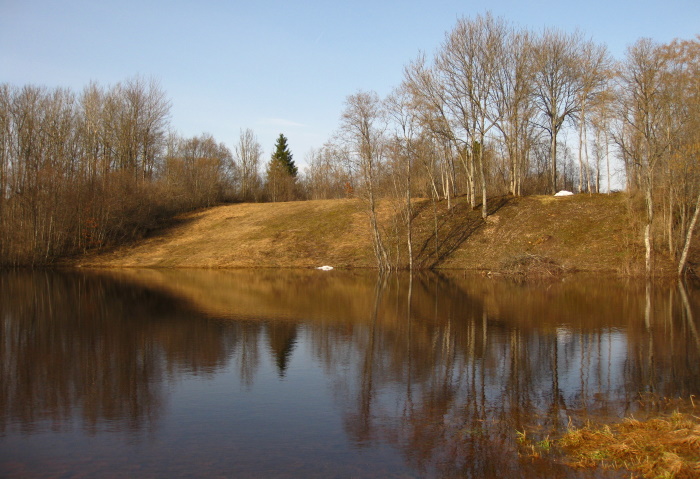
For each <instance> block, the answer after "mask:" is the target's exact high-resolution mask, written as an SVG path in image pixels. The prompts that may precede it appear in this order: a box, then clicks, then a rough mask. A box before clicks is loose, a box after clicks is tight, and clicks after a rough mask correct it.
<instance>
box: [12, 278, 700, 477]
mask: <svg viewBox="0 0 700 479" xmlns="http://www.w3.org/2000/svg"><path fill="white" fill-rule="evenodd" d="M699 305H700V291H698V290H695V289H679V288H678V287H677V285H667V286H658V285H657V286H653V287H652V286H648V285H645V284H644V283H638V282H633V281H617V280H605V279H601V278H586V277H576V278H570V279H567V280H566V281H564V282H561V283H537V284H517V283H514V282H512V281H506V280H499V279H489V278H483V277H474V276H471V277H464V276H463V275H459V274H455V275H452V276H450V275H447V276H445V275H429V274H424V275H417V276H414V277H413V278H412V279H411V278H409V276H408V275H398V276H390V277H388V278H378V277H377V275H376V273H372V272H361V273H356V272H340V271H331V272H321V271H294V270H269V271H216V270H214V271H209V270H208V271H200V270H186V271H169V270H158V271H154V270H126V271H102V272H86V273H74V272H63V273H60V272H13V273H10V272H6V273H0V321H1V322H0V324H1V328H2V329H0V334H1V336H0V477H62V478H63V477H126V476H130V477H500V478H505V477H538V476H546V477H617V476H616V475H614V474H611V473H604V472H601V471H596V472H593V473H589V472H584V471H575V470H572V469H569V468H566V467H565V466H562V465H559V464H557V463H556V462H545V461H533V460H531V459H530V458H528V457H526V456H522V457H520V456H519V455H518V450H519V449H518V448H519V446H518V442H517V431H523V430H527V431H528V434H529V435H530V437H533V438H535V439H536V438H544V437H546V436H548V435H550V436H552V437H555V436H556V435H557V434H560V433H561V432H562V431H564V430H565V429H566V427H567V425H568V424H569V423H570V422H571V423H572V424H575V425H580V424H582V423H584V422H585V421H587V420H593V421H607V420H618V419H620V418H623V417H625V416H629V415H642V414H645V413H646V412H654V411H656V410H658V408H660V407H662V406H663V405H664V404H669V403H670V401H671V400H673V399H675V398H684V399H689V398H690V397H691V395H695V396H696V397H700V357H699V356H700V336H699V335H698V330H699V329H700V322H699V321H698V319H696V318H697V317H698V315H700V312H698V306H699ZM659 398H668V399H659ZM664 401H665V402H664Z"/></svg>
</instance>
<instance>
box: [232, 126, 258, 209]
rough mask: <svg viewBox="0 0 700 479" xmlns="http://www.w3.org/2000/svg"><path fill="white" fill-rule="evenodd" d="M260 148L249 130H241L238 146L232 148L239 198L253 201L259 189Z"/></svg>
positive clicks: (253, 134)
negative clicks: (238, 185)
mask: <svg viewBox="0 0 700 479" xmlns="http://www.w3.org/2000/svg"><path fill="white" fill-rule="evenodd" d="M261 157H262V146H261V145H260V143H259V142H258V139H257V138H256V137H255V133H254V132H253V130H251V129H246V130H241V132H240V136H239V138H238V144H237V145H236V146H235V147H234V162H235V166H236V170H237V176H238V181H239V184H240V198H241V199H242V200H243V201H251V200H255V199H257V197H258V190H259V188H260V173H259V169H260V158H261Z"/></svg>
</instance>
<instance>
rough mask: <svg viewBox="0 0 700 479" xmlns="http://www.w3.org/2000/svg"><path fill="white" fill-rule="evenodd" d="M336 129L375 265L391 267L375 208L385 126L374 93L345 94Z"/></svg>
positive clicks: (383, 116) (379, 104) (377, 99)
mask: <svg viewBox="0 0 700 479" xmlns="http://www.w3.org/2000/svg"><path fill="white" fill-rule="evenodd" d="M340 129H341V134H342V135H343V138H344V140H345V141H346V144H347V147H348V151H349V152H350V154H351V158H352V161H353V162H354V163H355V165H356V169H357V171H358V173H359V180H360V181H361V184H360V187H361V188H360V191H359V192H358V193H360V197H361V198H363V200H364V201H365V202H366V205H367V208H366V210H367V214H368V216H369V221H370V226H371V229H372V239H373V245H374V254H375V258H376V260H377V267H378V268H379V269H380V270H388V269H391V268H392V263H391V261H390V259H389V254H388V252H387V249H386V247H385V244H384V239H383V235H382V232H381V231H380V226H379V215H378V211H377V200H378V195H379V191H378V188H379V178H380V170H381V168H382V164H383V162H384V143H385V139H384V133H385V130H386V120H385V112H384V110H383V108H382V103H381V102H380V100H379V97H378V96H377V94H376V93H374V92H364V91H360V92H357V93H355V94H354V95H350V96H349V97H347V99H346V100H345V110H344V111H343V114H342V117H341V126H340Z"/></svg>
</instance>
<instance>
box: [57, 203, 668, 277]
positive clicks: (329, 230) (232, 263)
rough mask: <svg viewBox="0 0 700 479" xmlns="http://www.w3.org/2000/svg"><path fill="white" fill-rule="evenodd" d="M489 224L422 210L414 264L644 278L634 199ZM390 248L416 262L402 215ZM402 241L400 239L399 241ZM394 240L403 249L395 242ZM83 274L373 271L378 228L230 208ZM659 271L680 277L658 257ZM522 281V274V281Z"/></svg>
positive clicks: (326, 214) (498, 211)
mask: <svg viewBox="0 0 700 479" xmlns="http://www.w3.org/2000/svg"><path fill="white" fill-rule="evenodd" d="M491 204H492V207H491V214H490V216H489V217H488V218H487V219H486V220H485V221H484V220H482V219H481V215H480V211H479V210H472V209H471V208H470V207H469V205H468V204H467V203H466V200H465V199H464V198H457V199H456V200H453V202H452V205H451V206H452V207H451V209H448V205H447V203H446V202H445V201H442V202H440V203H437V204H436V205H433V203H432V202H431V201H430V200H425V199H424V200H415V201H414V204H413V208H414V212H415V217H414V221H413V243H412V244H413V252H414V264H416V265H417V266H418V267H420V268H437V269H440V268H443V269H468V270H477V271H483V272H494V273H497V272H501V271H504V270H510V271H512V270H513V268H515V269H516V270H517V268H518V267H524V268H527V266H528V263H529V262H532V261H535V262H537V263H538V264H540V265H541V264H547V265H554V266H555V267H556V268H557V269H559V270H561V271H586V272H609V273H614V274H637V273H639V272H641V271H643V261H644V247H643V244H642V242H641V233H640V232H639V225H636V224H635V223H634V221H633V220H632V219H631V218H633V217H634V215H631V214H630V213H629V211H630V209H633V208H634V207H635V206H634V204H633V202H631V201H630V200H629V198H628V197H627V195H625V194H622V193H618V194H614V195H586V194H582V195H574V196H569V197H552V196H529V197H523V198H512V197H503V198H497V199H493V200H492V202H491ZM380 213H381V216H382V217H383V218H384V224H385V227H384V230H385V233H386V234H387V238H389V240H388V241H387V243H388V244H392V246H391V247H392V248H394V250H395V251H396V252H397V254H398V255H399V257H401V258H402V261H403V262H404V263H405V262H406V258H407V256H406V246H405V239H404V233H403V232H401V231H400V230H401V228H400V226H399V227H398V228H397V222H394V221H392V218H393V217H394V213H393V209H392V205H391V204H390V203H389V202H385V203H383V204H382V205H381V211H380ZM393 231H396V232H393ZM392 235H393V238H398V240H395V239H394V240H393V241H392ZM71 262H72V264H77V265H79V266H82V267H151V268H164V267H165V268H312V267H318V266H321V265H330V266H333V267H335V268H343V269H350V268H372V267H374V266H375V260H374V256H373V249H372V237H371V234H370V228H369V221H368V219H367V216H366V214H365V212H364V209H363V205H362V203H361V202H360V201H359V200H357V199H342V200H318V201H304V202H288V203H242V204H231V205H222V206H217V207H214V208H210V209H206V210H201V211H197V212H194V213H189V214H186V215H182V216H180V217H178V218H176V220H175V221H174V222H172V224H171V225H169V226H168V227H164V228H161V229H159V230H156V231H154V232H152V233H151V234H150V236H149V237H147V238H145V239H144V240H142V241H140V242H138V243H136V244H133V245H129V246H125V247H120V248H117V249H114V250H112V251H109V252H106V253H100V254H91V255H87V256H83V257H79V258H75V259H73V260H72V261H71ZM656 269H657V271H659V272H662V273H663V272H668V271H673V264H672V263H671V262H670V261H669V260H668V259H667V258H664V256H663V254H657V259H656ZM516 272H517V271H516Z"/></svg>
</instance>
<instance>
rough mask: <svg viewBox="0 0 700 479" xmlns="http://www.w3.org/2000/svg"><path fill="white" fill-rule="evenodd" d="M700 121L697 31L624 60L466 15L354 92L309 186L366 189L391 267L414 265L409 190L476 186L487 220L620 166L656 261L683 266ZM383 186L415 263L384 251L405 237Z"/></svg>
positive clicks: (582, 42) (589, 45)
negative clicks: (376, 84)
mask: <svg viewBox="0 0 700 479" xmlns="http://www.w3.org/2000/svg"><path fill="white" fill-rule="evenodd" d="M699 119H700V36H699V37H697V38H696V39H693V40H676V41H673V42H671V43H668V44H659V43H656V42H653V41H652V40H650V39H640V40H638V41H637V42H636V43H634V44H632V45H631V46H630V47H629V48H628V49H627V52H626V54H625V57H624V58H623V59H622V60H615V59H613V58H612V56H611V55H610V53H609V52H608V50H607V48H606V46H605V45H602V44H598V43H596V42H594V41H593V40H590V39H588V38H586V37H585V36H584V35H583V34H582V33H581V32H579V31H575V32H573V33H567V32H563V31H560V30H557V29H546V30H544V31H543V32H540V33H536V32H533V31H530V30H526V29H522V28H518V27H515V26H513V25H511V24H509V23H508V22H506V21H505V20H503V19H501V18H495V17H493V16H492V15H490V14H485V15H480V16H477V17H475V18H462V19H460V20H459V21H458V22H457V25H456V26H455V27H454V29H453V30H452V31H450V32H448V33H447V34H446V36H445V40H444V41H443V43H442V44H441V46H440V47H439V49H438V50H437V51H436V53H435V54H434V55H433V56H432V57H431V58H429V57H428V56H426V55H425V54H421V55H419V56H418V58H416V59H415V60H414V61H412V62H410V63H409V64H408V65H407V66H406V67H405V69H404V79H403V81H402V83H401V84H400V85H399V86H398V87H396V88H395V89H394V91H393V92H392V93H391V94H389V95H388V96H387V97H386V98H379V96H378V95H377V94H376V93H375V92H372V91H358V92H357V93H354V94H352V95H349V96H348V97H347V99H346V102H345V108H344V111H343V113H342V115H341V120H340V126H339V128H338V132H337V134H335V135H334V136H333V138H332V139H331V140H329V142H328V143H327V144H326V145H324V146H323V147H322V148H320V149H318V150H317V151H314V152H312V154H311V155H310V157H309V165H310V166H309V169H308V172H307V176H306V181H307V188H308V191H309V195H310V196H311V197H314V198H332V197H338V196H342V195H343V194H344V193H346V192H347V191H348V190H351V191H354V192H355V194H357V195H358V196H360V197H362V198H365V201H366V204H367V211H368V214H369V217H370V224H371V225H372V230H373V233H374V238H375V253H376V255H377V263H378V265H379V266H380V268H384V269H391V268H394V267H397V266H398V267H402V266H408V267H411V265H412V261H411V258H412V257H411V255H410V245H411V219H412V217H413V213H412V206H411V198H414V197H417V196H419V197H427V198H431V199H432V200H433V201H434V202H436V201H441V202H443V203H445V204H446V208H447V210H450V209H451V208H452V204H453V200H454V198H456V197H458V196H461V197H465V198H466V199H467V201H468V202H469V204H470V206H471V207H472V208H474V209H480V211H481V215H482V217H483V218H486V217H487V216H488V214H489V198H493V197H495V196H501V195H514V196H520V195H527V194H552V193H556V192H557V191H558V190H559V189H560V188H566V189H571V190H574V191H577V192H579V193H581V192H589V193H601V192H608V193H609V192H610V190H611V184H612V183H613V175H615V174H617V175H618V181H619V183H620V184H625V183H626V187H627V190H628V192H629V193H630V194H631V197H632V199H633V200H634V199H638V198H639V199H640V202H642V203H643V207H641V206H640V207H639V208H638V209H640V210H644V214H638V215H637V217H638V220H639V222H641V223H642V224H643V226H642V228H641V229H642V230H643V235H644V240H645V248H646V271H647V273H648V274H651V272H652V270H653V264H654V258H653V252H654V250H655V249H656V250H658V249H659V248H665V249H667V251H668V254H669V255H670V257H672V258H675V260H676V261H677V262H678V271H679V274H680V273H681V272H682V271H683V269H684V267H685V262H686V260H687V253H688V247H689V245H690V241H691V239H692V231H693V227H694V226H695V224H696V221H697V217H698V211H700V210H699V208H698V207H699V206H700V182H699V181H698V180H699V179H700V177H699V175H698V173H699V172H698V167H699V165H700V162H699V161H698V160H699V158H698V156H699V152H700V128H698V126H699V125H698V122H699V121H700V120H699ZM614 160H619V161H618V162H617V163H616V162H615V161H614ZM611 163H612V166H611ZM616 164H619V165H622V168H621V169H623V170H624V171H619V172H616V171H614V170H615V165H616ZM611 170H612V171H611ZM379 196H384V197H390V198H393V199H394V200H395V201H394V204H395V205H397V206H396V211H397V214H398V216H400V217H401V218H403V222H404V225H403V226H404V227H403V231H404V232H405V241H406V242H407V245H408V249H409V256H408V261H407V262H404V264H398V263H397V262H396V260H395V258H394V259H392V258H390V255H389V254H388V253H387V250H388V247H387V244H386V243H387V242H393V241H396V238H391V235H389V234H385V232H386V231H387V229H388V228H386V227H385V228H382V227H381V226H380V224H379V223H380V222H379V219H378V216H377V214H376V199H377V198H378V197H379ZM633 209H634V208H633ZM657 217H659V218H658V220H657Z"/></svg>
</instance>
